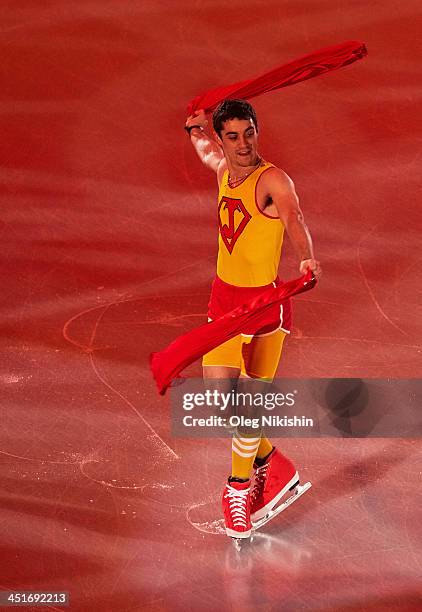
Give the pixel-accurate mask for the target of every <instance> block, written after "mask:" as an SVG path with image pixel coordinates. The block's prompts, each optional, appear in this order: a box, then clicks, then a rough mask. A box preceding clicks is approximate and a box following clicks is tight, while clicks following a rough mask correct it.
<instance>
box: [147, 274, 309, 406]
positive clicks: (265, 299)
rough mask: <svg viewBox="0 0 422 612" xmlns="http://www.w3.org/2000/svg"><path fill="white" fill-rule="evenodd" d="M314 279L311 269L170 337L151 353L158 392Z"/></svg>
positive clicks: (305, 289) (163, 390)
mask: <svg viewBox="0 0 422 612" xmlns="http://www.w3.org/2000/svg"><path fill="white" fill-rule="evenodd" d="M315 284H316V279H315V277H314V276H313V274H312V272H311V271H308V272H307V273H306V274H305V276H301V277H300V278H297V279H295V280H291V281H288V282H286V283H283V284H281V285H279V286H278V287H271V288H270V289H267V290H266V291H264V292H263V293H261V295H259V296H258V297H256V298H254V299H253V300H251V301H250V302H248V303H246V304H243V305H242V306H239V307H238V308H235V309H234V310H232V311H231V312H228V313H227V314H225V315H224V316H223V317H220V318H218V319H215V321H210V322H209V323H204V325H201V326H200V327H196V328H195V329H192V330H191V331H189V332H187V333H186V334H183V335H182V336H179V337H178V338H176V340H173V342H172V343H171V344H169V345H168V347H167V348H165V349H164V350H162V351H160V352H159V353H152V354H151V356H150V367H151V370H152V374H153V376H154V378H155V381H156V383H157V387H158V391H159V392H160V394H161V395H164V393H165V392H166V389H167V388H168V387H169V385H170V384H171V381H172V380H173V379H174V378H176V377H177V376H178V375H179V374H180V372H181V371H182V370H184V368H186V367H187V366H188V365H189V364H191V363H192V362H194V361H195V360H196V359H199V357H202V355H205V353H208V352H209V351H211V350H212V349H213V348H215V347H216V346H219V345H220V344H222V343H223V342H226V340H230V338H233V337H234V336H237V335H238V334H240V333H241V332H242V328H243V327H244V325H245V323H254V322H255V320H256V319H258V317H259V316H260V315H262V314H263V313H264V312H265V311H266V309H269V308H270V307H271V306H273V305H274V304H277V303H280V302H282V301H283V300H285V299H286V298H289V297H291V296H292V295H296V294H298V293H303V292H304V291H308V289H312V287H314V286H315Z"/></svg>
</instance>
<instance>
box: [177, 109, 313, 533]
mask: <svg viewBox="0 0 422 612" xmlns="http://www.w3.org/2000/svg"><path fill="white" fill-rule="evenodd" d="M212 119H213V127H214V131H215V138H211V137H210V136H209V135H207V133H206V131H205V128H206V126H207V123H208V122H207V119H206V116H205V113H204V112H203V111H197V112H196V113H195V115H192V116H189V117H188V118H187V120H186V126H185V129H186V131H187V132H188V134H189V136H190V139H191V142H192V144H193V146H194V148H195V150H196V152H197V154H198V156H199V158H200V159H201V161H202V162H203V163H204V164H205V165H206V166H207V167H209V168H210V169H211V170H213V171H214V172H216V174H217V181H218V186H219V193H218V223H219V248H218V258H217V275H216V277H215V280H214V282H213V286H212V291H211V298H210V303H209V311H208V316H209V319H210V320H213V319H214V318H216V317H219V316H222V315H223V314H225V313H226V312H229V311H231V310H233V309H234V308H236V307H237V306H240V305H241V304H243V303H245V302H248V301H249V300H250V299H253V298H254V297H255V296H258V295H259V294H260V293H261V292H262V291H265V290H266V289H268V288H269V287H271V286H276V285H277V284H278V283H279V279H278V276H277V271H278V266H279V261H280V254H281V247H282V242H283V234H284V231H285V230H286V232H287V234H288V236H289V238H290V240H291V242H292V244H293V247H294V249H295V251H296V253H297V255H298V258H299V261H300V263H299V271H300V273H301V274H305V273H306V271H307V270H308V269H310V270H312V272H313V273H314V275H315V277H316V278H319V276H320V274H321V270H320V265H319V262H318V261H317V260H316V259H315V257H314V252H313V246H312V239H311V236H310V233H309V231H308V228H307V226H306V225H305V222H304V218H303V214H302V211H301V209H300V207H299V202H298V197H297V195H296V192H295V188H294V184H293V182H292V180H291V179H290V178H289V177H288V176H287V174H286V173H285V172H283V170H281V169H279V168H277V167H276V166H274V165H273V164H271V163H269V162H267V161H265V160H264V159H263V158H262V157H261V156H260V155H259V153H258V122H257V118H256V113H255V111H254V109H253V107H252V106H251V105H250V104H249V103H248V102H246V101H245V100H233V99H227V100H224V101H223V102H222V103H221V104H220V105H219V106H218V107H217V109H216V110H215V111H214V113H213V118H212ZM290 320H291V305H290V300H287V301H286V302H284V303H283V304H282V306H281V307H279V306H275V307H274V308H273V309H272V312H271V313H270V314H266V315H265V316H264V317H263V318H262V320H261V321H260V322H259V323H257V324H256V325H254V327H253V328H245V329H244V330H243V331H242V334H240V335H239V336H236V337H235V338H232V339H231V340H229V341H227V342H225V343H224V344H222V345H220V346H218V347H217V348H215V349H214V350H212V351H211V352H210V353H208V354H206V355H205V356H204V358H203V372H204V378H205V379H237V378H239V377H240V378H242V377H247V378H250V379H255V380H261V381H267V382H271V381H272V379H273V378H274V376H275V373H276V370H277V366H278V363H279V359H280V356H281V350H282V346H283V342H284V339H285V337H286V334H288V333H289V331H290ZM252 435H253V434H252ZM252 435H251V434H250V433H248V434H245V433H242V432H241V431H239V430H238V431H237V432H236V433H235V434H234V435H233V438H232V472H231V475H230V477H229V479H228V482H227V484H226V485H225V488H224V492H223V500H222V501H223V511H224V518H225V524H226V533H227V535H228V536H231V537H234V538H248V537H249V536H250V534H251V529H252V523H251V521H252V522H256V521H258V520H259V519H260V518H262V517H264V516H265V515H266V514H267V513H268V512H269V510H271V509H272V508H273V507H274V506H275V505H276V504H277V503H278V502H279V500H281V498H282V497H283V496H284V495H285V494H286V493H287V492H288V491H289V490H292V489H293V488H294V487H295V486H296V484H297V483H298V482H299V477H298V473H297V471H296V469H295V467H294V465H293V463H292V462H291V461H290V460H289V459H288V458H287V457H285V456H284V455H282V454H281V452H280V451H279V450H278V449H277V448H275V447H273V445H272V444H271V442H270V441H269V440H268V438H266V437H265V436H264V435H263V434H262V435H260V436H259V437H256V434H255V437H252ZM253 468H254V469H255V479H254V483H253V486H251V480H250V478H251V473H252V471H253Z"/></svg>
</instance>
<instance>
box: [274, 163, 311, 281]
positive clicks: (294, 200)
mask: <svg viewBox="0 0 422 612" xmlns="http://www.w3.org/2000/svg"><path fill="white" fill-rule="evenodd" d="M264 176H265V175H264ZM265 179H266V181H265V183H266V184H265V187H266V191H267V193H268V196H269V197H271V199H272V202H273V203H274V204H275V206H276V208H277V212H278V215H279V217H280V219H281V221H282V223H283V225H284V227H285V228H286V232H287V234H288V236H289V238H290V241H291V243H292V245H293V248H294V250H295V251H296V253H297V255H298V257H299V260H300V266H299V269H300V272H301V273H305V272H306V270H307V269H308V268H310V269H311V270H312V271H313V272H314V273H315V274H316V276H317V277H319V276H320V274H321V270H320V265H319V262H318V261H317V260H316V259H315V257H314V249H313V245H312V238H311V234H310V232H309V230H308V227H307V225H306V223H305V220H304V218H303V213H302V211H301V209H300V206H299V198H298V197H297V194H296V191H295V187H294V184H293V181H292V180H291V179H290V178H289V177H288V176H287V174H286V173H285V172H283V171H282V170H279V169H278V168H274V169H272V170H269V171H268V172H267V173H266V176H265Z"/></svg>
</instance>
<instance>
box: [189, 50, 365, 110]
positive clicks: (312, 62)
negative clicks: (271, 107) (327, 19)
mask: <svg viewBox="0 0 422 612" xmlns="http://www.w3.org/2000/svg"><path fill="white" fill-rule="evenodd" d="M367 54H368V52H367V50H366V47H365V44H364V43H363V42H359V41H356V40H350V41H347V42H344V43H341V44H339V45H332V46H331V47H325V48H324V49H320V50H319V51H315V52H314V53H309V54H308V55H304V56H303V57H299V58H298V59H296V60H293V61H291V62H288V63H287V64H282V65H281V66H277V67H276V68H274V69H273V70H270V71H269V72H266V73H265V74H262V75H261V76H258V77H256V78H254V79H248V80H246V81H239V83H233V84H232V85H226V86H225V87H217V88H216V89H210V90H209V91H206V92H205V93H203V94H201V95H199V96H196V98H194V99H193V100H191V101H190V102H189V105H188V115H193V113H194V111H196V110H198V109H201V108H203V109H204V110H205V111H207V112H212V111H213V110H214V109H215V108H216V107H217V106H218V104H219V103H220V102H222V100H224V99H225V98H240V99H242V100H245V99H247V100H249V99H251V98H254V97H255V96H258V95H259V94H262V93H266V92H267V91H273V90H275V89H280V88H281V87H287V86H288V85H294V84H295V83H300V82H301V81H306V80H307V79H312V78H313V77H316V76H319V75H320V74H324V73H325V72H330V71H331V70H337V68H342V67H343V66H347V65H348V64H352V63H353V62H355V61H356V60H359V59H362V58H363V57H365V56H366V55H367Z"/></svg>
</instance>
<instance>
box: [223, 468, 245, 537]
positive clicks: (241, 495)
mask: <svg viewBox="0 0 422 612" xmlns="http://www.w3.org/2000/svg"><path fill="white" fill-rule="evenodd" d="M250 486H251V481H250V480H248V481H246V482H235V481H233V482H228V483H227V484H226V486H225V487H224V491H223V499H222V503H223V512H224V521H225V524H226V533H227V535H228V536H230V537H231V538H249V537H250V535H251V531H252V524H251V517H250Z"/></svg>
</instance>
